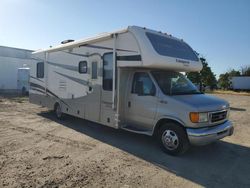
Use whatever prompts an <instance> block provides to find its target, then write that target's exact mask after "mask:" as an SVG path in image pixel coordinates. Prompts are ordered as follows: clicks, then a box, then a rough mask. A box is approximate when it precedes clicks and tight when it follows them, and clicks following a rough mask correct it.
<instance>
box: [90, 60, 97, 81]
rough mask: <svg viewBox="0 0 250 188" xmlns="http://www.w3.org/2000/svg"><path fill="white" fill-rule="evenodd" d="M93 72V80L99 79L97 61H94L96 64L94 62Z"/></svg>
mask: <svg viewBox="0 0 250 188" xmlns="http://www.w3.org/2000/svg"><path fill="white" fill-rule="evenodd" d="M91 70H92V71H91V72H92V74H91V75H92V76H91V77H92V79H97V62H96V61H94V62H92V69H91Z"/></svg>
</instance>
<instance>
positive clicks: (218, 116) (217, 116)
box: [211, 110, 227, 123]
mask: <svg viewBox="0 0 250 188" xmlns="http://www.w3.org/2000/svg"><path fill="white" fill-rule="evenodd" d="M226 118H227V111H226V110H224V111H220V112H213V113H211V122H212V123H215V122H218V121H222V120H224V119H226Z"/></svg>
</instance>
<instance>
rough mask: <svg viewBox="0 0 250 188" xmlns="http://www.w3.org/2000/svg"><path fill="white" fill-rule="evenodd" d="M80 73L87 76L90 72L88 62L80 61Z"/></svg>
mask: <svg viewBox="0 0 250 188" xmlns="http://www.w3.org/2000/svg"><path fill="white" fill-rule="evenodd" d="M78 71H79V73H80V74H85V73H87V72H88V63H87V61H80V62H79V65H78Z"/></svg>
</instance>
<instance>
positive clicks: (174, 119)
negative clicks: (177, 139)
mask: <svg viewBox="0 0 250 188" xmlns="http://www.w3.org/2000/svg"><path fill="white" fill-rule="evenodd" d="M167 121H172V122H175V123H177V124H179V125H180V126H182V127H183V128H185V123H184V122H183V121H182V120H180V119H179V118H177V117H174V116H161V117H160V118H158V119H157V120H156V121H155V124H154V127H153V130H152V135H155V134H156V132H157V130H158V128H159V127H160V126H161V124H162V123H163V122H167Z"/></svg>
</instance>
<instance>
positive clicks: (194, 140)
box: [186, 121, 234, 145]
mask: <svg viewBox="0 0 250 188" xmlns="http://www.w3.org/2000/svg"><path fill="white" fill-rule="evenodd" d="M186 130H187V135H188V139H189V142H190V143H191V144H193V145H205V144H208V143H211V142H214V141H216V140H219V139H221V138H224V137H226V136H231V135H232V134H233V131H234V128H233V124H232V123H231V122H230V121H226V122H224V123H222V124H220V125H216V126H213V127H206V128H199V129H193V128H187V129H186Z"/></svg>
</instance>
